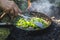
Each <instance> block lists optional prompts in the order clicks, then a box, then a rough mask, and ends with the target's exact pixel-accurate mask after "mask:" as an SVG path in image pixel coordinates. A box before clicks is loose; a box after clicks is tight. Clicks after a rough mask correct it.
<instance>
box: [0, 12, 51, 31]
mask: <svg viewBox="0 0 60 40" xmlns="http://www.w3.org/2000/svg"><path fill="white" fill-rule="evenodd" d="M23 14H24V13H23ZM29 15H33V16H37V17H42V18H43V19H44V20H46V21H50V23H49V26H50V25H51V24H52V20H51V18H50V17H48V16H47V15H45V14H43V13H40V12H34V11H31V12H30V13H29ZM0 25H9V26H10V25H13V24H12V23H0ZM13 26H14V27H16V26H15V25H13ZM13 26H12V27H13ZM49 26H48V27H49ZM48 27H47V28H48ZM16 28H17V27H16ZM19 29H21V28H19ZM44 29H46V28H44ZM21 30H24V29H21ZM41 30H43V29H41ZM24 31H38V30H24Z"/></svg>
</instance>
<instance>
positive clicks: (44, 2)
mask: <svg viewBox="0 0 60 40" xmlns="http://www.w3.org/2000/svg"><path fill="white" fill-rule="evenodd" d="M55 7H56V5H55V4H54V3H50V2H49V0H36V1H35V2H32V6H31V7H30V11H36V12H41V13H44V14H46V15H47V16H52V15H53V13H54V12H55V11H57V9H56V8H55Z"/></svg>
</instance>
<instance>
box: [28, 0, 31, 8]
mask: <svg viewBox="0 0 60 40" xmlns="http://www.w3.org/2000/svg"><path fill="white" fill-rule="evenodd" d="M30 7H31V2H30V0H28V9H29V8H30Z"/></svg>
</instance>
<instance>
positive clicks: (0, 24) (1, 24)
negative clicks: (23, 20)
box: [0, 23, 13, 25]
mask: <svg viewBox="0 0 60 40" xmlns="http://www.w3.org/2000/svg"><path fill="white" fill-rule="evenodd" d="M0 25H13V24H11V23H0Z"/></svg>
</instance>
